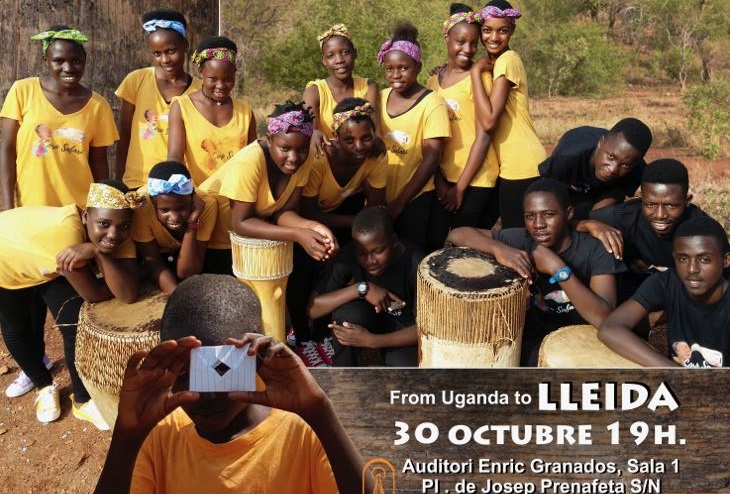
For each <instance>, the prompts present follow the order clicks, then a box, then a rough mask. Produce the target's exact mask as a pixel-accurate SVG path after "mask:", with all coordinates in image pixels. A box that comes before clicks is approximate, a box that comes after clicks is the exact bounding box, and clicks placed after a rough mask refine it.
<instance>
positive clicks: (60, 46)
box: [45, 39, 86, 89]
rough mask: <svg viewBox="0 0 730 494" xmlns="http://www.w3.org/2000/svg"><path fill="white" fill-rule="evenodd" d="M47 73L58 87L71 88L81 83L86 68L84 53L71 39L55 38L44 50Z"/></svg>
mask: <svg viewBox="0 0 730 494" xmlns="http://www.w3.org/2000/svg"><path fill="white" fill-rule="evenodd" d="M45 60H46V67H47V68H48V73H49V74H50V76H51V77H52V78H53V79H54V80H55V81H56V83H57V84H58V86H59V87H62V88H66V89H73V88H75V87H76V86H78V85H79V84H81V78H82V77H83V76H84V70H85V69H86V53H84V49H83V47H82V46H81V45H80V44H78V43H76V42H73V41H68V40H65V39H57V40H55V41H54V42H53V43H51V46H49V47H48V51H47V52H46V59H45Z"/></svg>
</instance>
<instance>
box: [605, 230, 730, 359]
mask: <svg viewBox="0 0 730 494" xmlns="http://www.w3.org/2000/svg"><path fill="white" fill-rule="evenodd" d="M728 267H730V245H729V244H728V240H727V234H726V233H725V230H723V228H722V226H720V224H719V223H718V222H717V221H715V220H713V219H712V218H710V217H707V216H705V217H697V218H692V219H691V220H688V221H685V222H683V223H682V224H681V225H679V227H677V231H676V233H675V234H674V269H669V270H667V271H664V272H661V273H656V274H654V275H652V276H651V277H650V278H649V279H647V280H646V281H645V282H644V283H643V284H642V285H641V286H640V287H639V290H638V291H637V292H636V293H635V294H634V295H633V296H632V297H631V298H630V299H629V300H627V301H626V302H624V303H623V304H621V306H619V307H618V308H617V309H616V310H615V311H613V312H612V313H611V314H610V315H609V316H608V317H607V318H606V320H605V321H604V322H603V324H602V325H601V329H600V330H599V332H598V337H599V338H600V339H601V341H603V342H604V343H605V344H606V345H608V346H609V347H611V348H612V349H613V350H614V351H616V352H617V353H620V354H621V355H623V356H624V357H626V358H628V359H631V360H633V361H634V362H637V363H639V364H641V365H645V366H667V365H673V364H674V362H673V361H672V360H669V359H668V358H667V357H666V356H664V355H660V354H659V353H657V352H656V351H655V350H654V349H653V348H652V347H650V346H649V345H648V344H647V343H646V342H644V341H643V340H641V339H640V338H638V337H637V336H635V335H634V333H633V331H632V330H633V328H634V327H635V326H636V325H637V324H638V323H639V322H640V321H641V320H642V319H643V318H644V317H646V315H647V314H648V313H649V312H652V311H656V310H662V309H663V310H665V311H666V312H667V316H668V320H669V329H668V331H667V340H668V343H669V345H668V346H669V348H671V350H670V356H671V357H673V358H674V359H675V360H676V361H677V362H679V363H680V364H681V365H684V366H685V367H722V366H727V364H728V361H729V360H728V359H730V290H728V280H727V279H726V278H725V277H724V276H723V269H726V268H728Z"/></svg>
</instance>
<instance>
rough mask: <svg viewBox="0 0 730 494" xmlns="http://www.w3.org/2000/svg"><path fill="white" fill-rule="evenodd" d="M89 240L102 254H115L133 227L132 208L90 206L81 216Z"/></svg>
mask: <svg viewBox="0 0 730 494" xmlns="http://www.w3.org/2000/svg"><path fill="white" fill-rule="evenodd" d="M81 220H82V222H83V223H84V225H85V226H86V235H87V236H88V238H89V242H91V243H92V244H94V246H95V247H96V248H97V249H99V251H100V252H101V253H102V254H113V253H114V251H115V250H117V249H118V248H119V246H120V245H122V244H123V243H124V242H125V241H126V240H127V239H128V238H129V235H130V233H131V229H132V210H131V209H102V208H88V209H87V210H86V211H84V213H83V214H82V216H81Z"/></svg>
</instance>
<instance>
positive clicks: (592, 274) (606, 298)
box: [449, 178, 626, 365]
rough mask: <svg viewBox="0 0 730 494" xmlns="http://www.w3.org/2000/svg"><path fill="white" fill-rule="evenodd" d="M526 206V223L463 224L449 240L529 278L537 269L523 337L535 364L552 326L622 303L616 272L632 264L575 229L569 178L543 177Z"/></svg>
mask: <svg viewBox="0 0 730 494" xmlns="http://www.w3.org/2000/svg"><path fill="white" fill-rule="evenodd" d="M524 211H525V228H510V229H507V230H501V231H490V230H477V229H474V228H457V229H455V230H452V232H451V233H450V234H449V240H450V241H451V242H453V243H454V244H456V245H463V246H466V247H471V248H474V249H477V250H480V251H482V252H486V253H488V254H492V255H493V256H494V257H495V258H496V260H497V262H499V263H500V264H502V265H504V266H507V267H510V268H512V269H514V270H515V271H517V273H518V274H519V275H520V276H522V277H524V278H528V279H532V277H533V272H536V274H537V278H536V279H535V280H533V281H532V285H531V288H530V291H531V294H532V297H531V304H530V308H529V310H528V312H527V319H526V321H525V330H524V335H523V338H522V365H534V364H535V363H536V361H537V350H538V349H539V347H540V343H541V342H542V339H543V338H544V337H545V335H547V334H548V333H549V332H551V331H553V330H555V329H558V328H560V327H563V326H569V325H572V324H585V323H586V322H588V323H589V324H593V325H594V326H596V327H598V326H599V325H600V324H601V322H603V319H604V318H605V317H606V316H607V315H608V314H609V312H611V310H613V308H614V307H615V304H616V284H615V280H614V274H615V273H619V272H622V271H624V270H625V269H626V268H625V266H624V265H623V264H622V263H621V262H620V261H618V260H616V259H614V257H613V256H612V255H610V254H609V253H608V252H606V249H605V248H604V247H603V246H602V245H601V243H600V242H599V241H598V240H596V239H594V238H593V237H591V236H590V235H588V234H586V233H581V232H576V231H572V230H571V229H570V227H569V221H570V219H571V218H572V215H573V208H572V207H571V206H570V204H569V194H568V189H567V187H566V186H565V184H563V183H560V182H558V181H556V180H552V179H547V178H543V179H540V180H537V181H536V182H534V183H533V184H532V185H530V187H528V189H527V191H526V192H525V197H524Z"/></svg>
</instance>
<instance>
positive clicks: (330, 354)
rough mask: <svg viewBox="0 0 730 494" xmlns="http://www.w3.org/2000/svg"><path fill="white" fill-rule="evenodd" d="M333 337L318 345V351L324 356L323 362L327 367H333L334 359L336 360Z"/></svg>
mask: <svg viewBox="0 0 730 494" xmlns="http://www.w3.org/2000/svg"><path fill="white" fill-rule="evenodd" d="M332 339H333V337H332V336H330V337H329V338H325V339H324V341H322V342H321V343H317V350H319V354H320V355H321V356H322V360H324V362H325V363H326V364H327V365H332V362H333V359H334V358H335V347H334V346H333V345H332Z"/></svg>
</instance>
